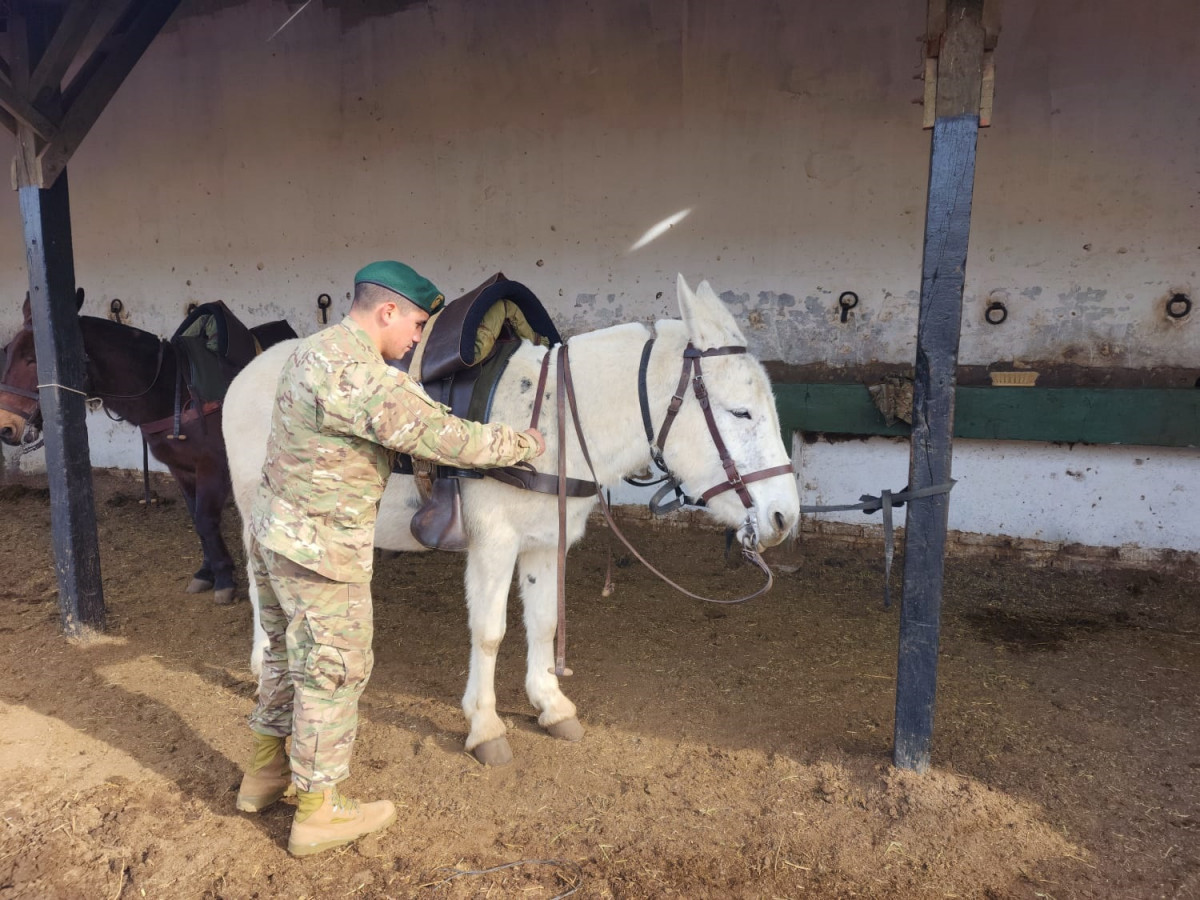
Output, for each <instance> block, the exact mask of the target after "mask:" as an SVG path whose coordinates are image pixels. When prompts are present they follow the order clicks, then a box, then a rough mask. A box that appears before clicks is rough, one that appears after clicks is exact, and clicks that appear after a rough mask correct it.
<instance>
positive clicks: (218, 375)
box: [142, 300, 296, 440]
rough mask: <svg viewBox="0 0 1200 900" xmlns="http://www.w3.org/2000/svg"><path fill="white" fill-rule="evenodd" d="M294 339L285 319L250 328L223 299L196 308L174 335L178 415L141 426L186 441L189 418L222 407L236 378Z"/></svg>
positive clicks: (152, 431) (202, 418)
mask: <svg viewBox="0 0 1200 900" xmlns="http://www.w3.org/2000/svg"><path fill="white" fill-rule="evenodd" d="M294 337H296V332H295V330H294V329H293V328H292V326H291V325H289V324H288V322H287V321H286V320H283V319H280V320H278V321H275V322H266V323H264V324H262V325H256V326H254V327H253V328H248V327H247V326H246V325H245V324H243V323H242V321H241V320H240V319H239V318H238V317H237V316H235V315H234V314H233V312H232V310H230V309H229V307H228V306H226V305H225V303H224V301H222V300H217V301H215V302H213V303H201V304H199V305H198V306H196V307H194V308H193V309H192V310H191V312H189V313H188V315H187V317H186V318H185V319H184V320H183V322H182V323H181V324H180V326H179V327H178V328H177V329H175V334H173V335H172V336H171V340H170V344H171V348H172V349H173V350H174V351H175V356H176V362H177V365H176V377H175V413H174V415H172V416H168V417H167V418H165V419H160V420H157V421H155V422H147V423H145V424H143V425H142V430H143V431H144V432H146V433H147V434H157V433H159V432H161V431H166V430H167V429H168V428H170V429H171V431H172V433H171V435H170V437H171V438H174V439H176V440H179V439H182V438H183V435H182V434H181V428H182V426H183V424H184V423H185V422H188V421H191V420H193V419H196V418H199V419H200V420H201V422H203V421H204V417H205V416H207V415H209V414H210V413H213V412H215V411H216V410H217V409H219V408H220V406H221V403H222V401H224V399H225V392H226V391H228V390H229V385H230V383H231V382H232V381H233V379H234V377H235V376H236V375H237V374H238V372H240V371H241V370H242V369H243V368H244V367H245V366H246V364H247V363H249V362H250V360H252V359H254V357H255V356H257V355H258V354H259V353H261V352H262V351H263V350H265V349H266V348H267V347H271V346H273V345H275V344H277V343H279V342H280V341H284V340H288V339H290V338H294Z"/></svg>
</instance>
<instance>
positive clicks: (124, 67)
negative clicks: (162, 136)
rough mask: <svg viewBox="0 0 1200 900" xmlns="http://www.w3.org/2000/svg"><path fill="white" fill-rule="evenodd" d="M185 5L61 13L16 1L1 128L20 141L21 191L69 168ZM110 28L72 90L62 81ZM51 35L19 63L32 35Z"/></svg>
mask: <svg viewBox="0 0 1200 900" xmlns="http://www.w3.org/2000/svg"><path fill="white" fill-rule="evenodd" d="M179 2H180V0H71V2H70V3H69V4H68V5H67V6H66V7H65V9H56V8H54V7H50V6H47V5H46V4H43V3H39V2H38V0H13V10H12V18H11V19H10V31H11V34H12V37H13V45H14V49H13V53H14V59H13V60H12V61H11V62H12V63H13V66H12V75H11V76H10V77H5V78H0V110H2V111H3V112H2V113H0V124H3V125H5V126H6V127H7V128H9V130H10V131H12V132H13V133H14V134H16V135H17V138H18V159H17V163H16V165H15V167H14V176H15V180H16V182H17V185H16V186H18V187H19V186H22V185H36V186H38V187H49V186H50V185H52V184H53V183H54V180H55V179H56V178H57V177H58V176H59V174H60V173H61V172H62V171H63V169H64V168H66V165H67V162H68V161H69V160H70V159H71V156H72V155H73V154H74V153H75V151H76V150H77V149H78V148H79V145H80V144H81V143H83V140H84V138H85V137H87V135H88V132H89V131H91V128H92V126H93V125H95V124H96V120H97V119H99V118H100V114H101V113H102V112H103V111H104V108H105V107H106V106H107V105H108V103H109V101H110V100H112V98H113V96H114V95H115V94H116V92H117V90H118V89H119V88H120V87H121V85H122V84H123V83H124V81H125V78H126V76H128V75H129V73H130V72H131V71H132V70H133V67H134V66H135V65H136V64H137V61H138V60H139V59H141V57H142V54H143V53H145V52H146V48H147V47H149V46H150V43H151V41H153V40H154V38H155V36H156V35H157V34H158V33H159V31H160V30H162V27H163V25H165V24H166V22H167V20H168V19H170V17H171V15H172V14H173V13H174V12H175V9H176V8H177V7H178V6H179ZM102 17H103V18H108V19H109V20H110V21H111V22H112V25H111V27H110V28H109V29H108V33H107V34H106V35H105V36H104V37H103V38H102V39H101V40H100V41H99V42H98V43H97V45H96V48H95V50H93V51H92V54H91V56H90V57H89V58H88V59H87V60H85V61H84V62H83V64H82V65H81V66H80V67H79V69H78V71H77V72H76V74H75V76H74V77H73V78H72V80H71V83H70V84H69V85H68V86H67V87H66V89H65V90H64V89H62V88H61V84H62V79H63V77H64V76H65V75H66V73H67V71H68V70H69V69H70V68H71V65H72V64H73V63H74V62H75V61H76V57H77V56H78V55H79V51H80V48H81V47H82V46H83V44H84V42H85V41H86V40H87V37H88V35H89V33H90V32H91V30H92V28H93V27H94V26H95V24H96V22H97V21H99V20H100V19H101V18H102ZM31 23H34V24H35V25H36V26H37V27H39V28H42V29H47V33H46V34H45V35H42V38H43V39H44V40H43V41H42V42H40V43H44V46H45V50H44V51H43V52H41V53H39V54H38V56H37V58H36V59H18V58H16V57H19V56H20V55H21V54H22V53H24V52H26V51H25V48H27V47H29V46H30V44H29V42H28V39H27V36H26V28H27V27H28V26H29V25H30V24H31Z"/></svg>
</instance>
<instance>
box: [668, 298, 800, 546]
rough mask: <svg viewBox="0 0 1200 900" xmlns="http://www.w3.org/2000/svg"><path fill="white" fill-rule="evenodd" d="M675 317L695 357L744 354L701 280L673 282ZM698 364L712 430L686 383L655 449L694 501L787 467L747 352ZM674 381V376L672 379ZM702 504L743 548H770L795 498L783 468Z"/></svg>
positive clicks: (794, 514) (788, 527)
mask: <svg viewBox="0 0 1200 900" xmlns="http://www.w3.org/2000/svg"><path fill="white" fill-rule="evenodd" d="M679 311H680V313H681V314H682V316H683V322H682V326H683V329H684V331H685V332H686V338H687V341H689V342H690V343H691V345H692V346H693V347H694V348H695V349H696V350H699V351H701V352H704V351H711V350H719V349H721V348H744V347H745V345H746V338H745V337H744V336H743V335H742V332H741V329H740V328H738V325H737V322H735V321H734V318H733V316H732V315H731V314H730V312H729V310H728V309H727V308H726V307H725V304H724V303H722V302H721V299H720V298H719V297H718V296H717V295H716V293H715V292H714V291H713V289H712V288H711V287H710V286H709V284H708V282H707V281H702V282H700V286H699V287H698V288H697V289H696V290H695V291H694V292H693V291H692V289H691V288H690V287H688V284H687V282H686V281H685V280H684V278H683V276H682V275H680V276H679ZM698 361H699V365H700V371H701V373H702V375H703V386H702V388H701V391H702V392H703V391H707V403H708V407H709V410H710V411H711V414H712V416H711V417H712V426H713V427H710V425H709V420H708V416H706V414H705V411H704V409H703V406H702V401H701V399H699V398H698V397H697V395H696V392H695V387H694V382H693V379H689V383H688V384H687V385H685V391H686V396H685V399H684V401H683V403H682V405H681V406H680V408H679V413H678V417H677V420H676V424H674V425H673V426H672V429H671V432H670V433H669V434H668V437H667V440H666V442H665V446H664V447H663V457H664V460H665V461H666V463H667V466H668V468H669V469H670V470H671V472H672V473H674V475H675V476H676V477H677V478H678V479H679V480H680V481H681V482H682V483H683V485H684V487H685V489H686V490H687V492H688V493H689V494H690V495H692V496H695V497H699V496H701V495H702V494H704V493H705V492H707V491H709V490H710V489H712V488H715V487H718V486H720V485H724V484H728V483H731V480H732V481H736V479H737V478H752V477H753V476H754V475H755V474H756V473H764V472H766V471H767V470H771V469H784V468H785V467H788V466H789V464H790V462H791V456H790V453H789V452H788V449H787V448H786V447H784V444H783V439H782V437H781V436H780V432H779V416H778V414H777V413H776V411H775V397H774V395H773V394H772V393H771V383H770V380H769V379H768V378H767V373H766V371H765V370H764V369H763V367H762V365H761V364H760V363H759V362H758V360H756V359H754V357H752V356H750V354H749V353H743V352H736V351H735V352H731V353H725V354H714V355H708V356H701V357H700V358H699V360H698ZM682 364H683V360H682V359H681V360H680V365H681V366H682ZM692 374H693V376H694V370H693V373H692ZM678 376H679V370H676V372H675V374H674V377H676V378H678ZM713 428H715V430H716V432H717V433H718V434H719V435H720V442H723V443H724V445H725V448H726V450H727V453H728V457H729V459H730V460H732V463H733V466H734V467H735V468H736V475H733V474H732V472H731V471H728V470H727V467H726V465H725V464H723V463H722V461H721V456H720V453H719V451H718V441H717V439H716V438H714V436H713V433H712V432H713ZM747 496H748V498H749V501H750V504H749V506H747V503H746V497H747ZM706 505H707V508H708V511H709V512H710V513H711V514H712V515H713V516H714V517H715V518H716V519H717V520H718V521H720V522H721V523H723V524H725V525H727V526H729V527H731V528H737V529H738V536H739V537H740V538H741V540H742V541H743V543H744V544H757V545H758V546H759V547H770V546H773V545H775V544H778V543H779V542H780V541H782V540H783V539H784V538H785V537H787V535H788V534H789V533H790V532H791V531H792V530H793V529H794V528H795V526H796V523H797V521H798V520H799V518H800V495H799V492H798V490H797V487H796V478H795V475H794V474H793V473H792V472H791V471H790V468H789V469H786V470H785V471H780V472H779V473H778V474H774V475H769V476H767V477H762V478H759V479H757V480H751V481H749V482H746V483H745V484H744V485H741V486H737V487H731V488H730V489H728V490H721V491H718V492H716V493H714V494H713V495H712V496H711V497H710V498H709V499H708V500H707V501H706Z"/></svg>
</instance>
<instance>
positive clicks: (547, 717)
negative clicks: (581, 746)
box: [519, 547, 583, 741]
mask: <svg viewBox="0 0 1200 900" xmlns="http://www.w3.org/2000/svg"><path fill="white" fill-rule="evenodd" d="M519 565H520V580H521V600H522V603H523V604H524V606H525V636H526V639H527V641H528V643H529V651H528V661H529V667H528V669H526V672H525V693H526V694H528V696H529V702H530V703H532V704H533V706H534V708H535V709H536V710H537V711H538V724H539V725H541V726H542V727H543V728H545V729H546V731H547V732H549V733H550V734H551V735H552V736H554V737H556V738H562V739H563V740H567V741H578V740H580V739H581V738H582V737H583V726H582V725H580V724H579V719H577V718H576V713H575V704H574V703H572V702H571V701H570V700H568V699H567V696H566V694H564V693H563V692H562V688H561V687H560V686H559V683H558V677H557V676H556V675H555V674H554V637H555V630H556V629H557V627H558V571H557V565H558V553H557V551H555V550H553V549H550V548H540V547H539V548H535V549H530V550H525V551H524V552H523V553H522V554H521V557H520V562H519Z"/></svg>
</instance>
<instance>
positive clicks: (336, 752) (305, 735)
mask: <svg viewBox="0 0 1200 900" xmlns="http://www.w3.org/2000/svg"><path fill="white" fill-rule="evenodd" d="M250 552H251V557H252V560H253V572H254V582H255V585H256V586H257V588H258V601H259V616H260V620H261V622H262V626H263V630H264V631H266V633H267V639H268V641H269V644H268V646H267V649H266V652H265V653H264V654H263V667H262V677H261V679H260V681H259V693H258V706H257V707H255V709H254V712H253V713H251V714H250V728H251V729H252V730H254V731H257V732H259V733H260V734H268V735H274V736H276V737H287V736H288V735H289V734H290V735H291V736H292V749H291V764H292V779H293V781H294V782H295V784H296V789H297V790H301V791H321V790H324V789H326V788H328V787H332V786H333V785H335V784H337V783H338V782H339V781H342V780H344V779H345V778H346V777H347V776H348V775H349V774H350V752H351V750H352V749H353V747H354V737H355V734H356V733H357V731H358V698H359V696H360V695H361V694H362V691H363V688H364V687H366V684H367V679H368V678H370V676H371V666H372V664H373V663H374V654H373V653H372V651H371V638H372V631H373V624H372V614H371V612H372V611H371V586H370V584H369V583H362V584H350V583H345V582H339V581H332V580H331V579H329V578H325V577H324V576H322V575H318V574H317V573H316V572H313V571H312V570H311V569H306V568H304V567H303V566H301V565H299V564H298V563H295V562H292V561H291V560H290V559H287V558H286V557H283V556H280V555H279V554H278V553H275V552H274V551H272V550H269V549H267V548H266V547H263V546H261V545H260V544H259V543H258V542H257V541H254V540H252V541H251V548H250Z"/></svg>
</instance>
